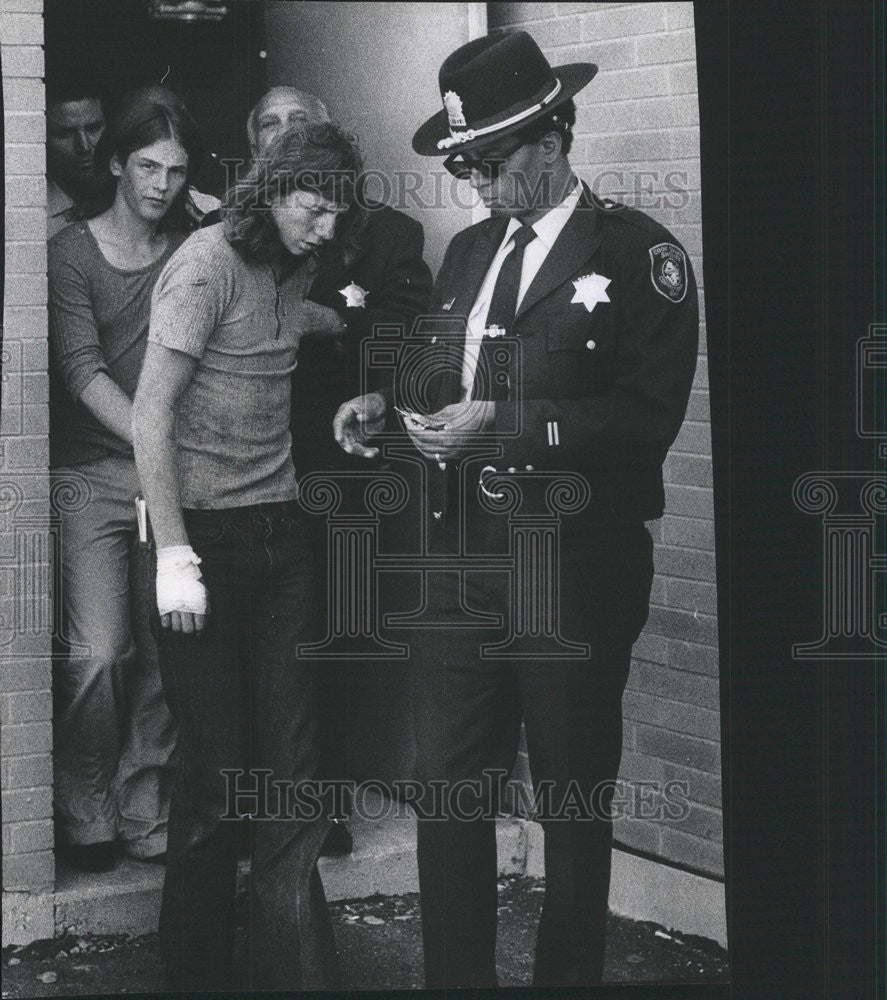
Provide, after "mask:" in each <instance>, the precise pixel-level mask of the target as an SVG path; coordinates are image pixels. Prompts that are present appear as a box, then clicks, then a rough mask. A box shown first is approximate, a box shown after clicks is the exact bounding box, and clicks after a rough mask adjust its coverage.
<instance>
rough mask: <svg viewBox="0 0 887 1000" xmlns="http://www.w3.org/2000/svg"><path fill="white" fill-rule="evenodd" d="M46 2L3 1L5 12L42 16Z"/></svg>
mask: <svg viewBox="0 0 887 1000" xmlns="http://www.w3.org/2000/svg"><path fill="white" fill-rule="evenodd" d="M43 3H44V0H3V4H2V6H3V12H4V13H6V12H9V13H10V14H13V13H20V14H42V13H43Z"/></svg>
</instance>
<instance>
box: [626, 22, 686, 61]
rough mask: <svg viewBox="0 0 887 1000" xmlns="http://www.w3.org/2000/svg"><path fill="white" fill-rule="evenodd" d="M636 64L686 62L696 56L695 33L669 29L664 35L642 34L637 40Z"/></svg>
mask: <svg viewBox="0 0 887 1000" xmlns="http://www.w3.org/2000/svg"><path fill="white" fill-rule="evenodd" d="M637 52H638V64H639V65H640V66H655V65H658V64H660V63H673V62H686V61H687V60H688V59H695V58H696V35H695V32H693V31H670V32H668V34H664V35H643V36H642V37H640V38H638V40H637Z"/></svg>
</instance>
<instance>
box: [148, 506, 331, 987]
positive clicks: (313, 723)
mask: <svg viewBox="0 0 887 1000" xmlns="http://www.w3.org/2000/svg"><path fill="white" fill-rule="evenodd" d="M185 526H186V529H187V532H188V538H189V540H190V542H191V546H192V547H193V549H194V550H195V552H196V553H197V554H198V556H199V557H200V559H201V560H202V564H201V567H200V569H201V572H202V574H203V580H204V583H205V585H206V587H207V591H208V594H209V607H210V611H209V616H208V618H207V624H206V628H205V629H204V631H203V632H202V633H197V634H194V635H186V634H182V633H175V632H163V633H162V634H161V637H160V647H161V672H162V676H163V684H164V689H165V691H166V693H167V698H168V699H169V702H170V705H171V706H172V708H173V713H174V715H175V717H176V719H177V721H178V723H179V727H180V733H181V737H180V739H181V754H180V767H179V769H178V772H177V774H176V780H175V785H174V790H173V801H172V807H171V811H170V829H169V847H168V860H167V868H166V880H165V883H164V887H163V901H162V906H161V914H160V936H161V949H162V953H163V959H164V964H165V969H166V975H167V979H168V982H169V985H170V987H171V988H173V989H176V990H178V989H184V990H198V989H202V990H208V989H209V990H224V989H232V988H234V987H247V988H269V989H274V988H287V989H324V988H334V987H335V986H336V985H337V983H338V964H337V957H336V947H335V940H334V937H333V931H332V925H331V923H330V919H329V915H328V913H327V908H326V899H325V897H324V892H323V885H322V883H321V881H320V876H319V874H318V872H317V867H316V861H317V857H318V854H319V851H320V847H321V845H322V843H323V840H324V837H325V836H326V832H327V830H328V828H329V822H328V821H327V818H326V813H325V812H324V813H323V815H321V816H307V815H305V814H303V815H301V816H300V815H299V814H298V812H297V811H296V810H295V809H294V810H293V811H292V815H286V816H285V815H281V814H280V810H279V809H278V804H277V803H276V802H275V803H271V804H270V808H269V813H270V816H271V818H265V819H263V818H257V819H247V820H240V821H238V820H237V819H235V818H223V817H231V816H232V808H231V807H232V803H231V801H230V799H229V798H226V793H227V792H228V791H229V787H230V786H229V783H228V779H226V776H225V775H224V774H223V773H222V772H223V771H225V770H228V769H233V770H236V769H243V770H244V771H250V770H253V769H265V770H267V771H269V772H270V776H269V785H272V784H273V782H275V781H283V782H293V783H298V782H300V781H304V780H310V779H313V778H315V776H316V773H317V766H318V734H317V718H318V670H319V669H320V668H319V667H318V665H317V664H316V663H315V664H313V665H312V664H310V663H308V662H304V661H301V660H300V658H299V657H298V655H297V645H298V644H299V643H300V642H305V641H310V640H311V638H313V636H314V624H315V620H316V615H315V599H314V595H315V584H314V579H313V573H314V569H313V566H312V559H311V546H310V544H309V538H308V531H307V529H306V526H305V522H304V518H303V515H302V513H301V511H300V510H299V508H298V506H297V504H296V503H295V502H289V503H274V504H260V505H257V506H254V507H246V508H233V509H228V510H215V511H212V510H186V511H185ZM251 784H255V778H254V776H252V775H250V774H245V775H243V777H242V778H241V779H240V781H239V784H238V787H239V788H240V789H244V788H247V787H249V786H250V785H251ZM255 805H256V806H258V807H259V808H249V807H245V808H241V809H236V810H233V811H234V812H235V813H236V812H240V813H246V812H255V813H257V814H258V815H261V814H263V812H264V808H263V807H264V806H265V805H267V804H266V803H261V804H260V803H258V802H256V803H255ZM241 822H247V823H249V842H250V853H251V859H252V868H251V875H250V888H249V892H250V898H249V909H248V921H247V934H248V945H247V950H246V954H245V956H244V963H243V965H242V966H239V965H238V959H237V957H236V952H235V947H234V944H235V930H236V913H235V883H236V872H237V850H238V839H239V838H238V831H239V829H240V823H241Z"/></svg>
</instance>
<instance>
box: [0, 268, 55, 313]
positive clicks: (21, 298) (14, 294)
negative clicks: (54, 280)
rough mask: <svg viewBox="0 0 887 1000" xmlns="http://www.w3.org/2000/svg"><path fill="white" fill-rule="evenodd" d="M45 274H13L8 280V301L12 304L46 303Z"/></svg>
mask: <svg viewBox="0 0 887 1000" xmlns="http://www.w3.org/2000/svg"><path fill="white" fill-rule="evenodd" d="M46 293H47V282H46V275H45V274H13V275H10V276H9V278H8V280H7V282H6V301H7V302H8V303H9V304H10V305H11V306H31V305H38V306H39V305H45V304H46Z"/></svg>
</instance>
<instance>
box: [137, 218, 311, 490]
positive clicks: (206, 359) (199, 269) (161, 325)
mask: <svg viewBox="0 0 887 1000" xmlns="http://www.w3.org/2000/svg"><path fill="white" fill-rule="evenodd" d="M313 275H314V265H313V262H312V261H311V260H307V261H306V262H305V263H304V264H301V265H300V266H298V267H297V268H296V269H295V271H294V272H293V273H291V274H289V275H288V276H287V277H286V278H285V279H284V280H282V281H280V282H278V281H277V279H276V278H275V273H274V269H273V268H272V267H271V266H270V265H269V264H255V263H248V262H247V261H246V260H244V259H243V258H242V257H241V256H240V255H239V254H238V253H237V252H236V251H235V250H234V249H233V248H232V247H231V245H230V244H229V243H228V241H227V239H226V238H225V235H224V231H223V226H222V224H219V225H215V226H210V227H209V228H207V229H201V230H199V231H198V232H196V233H194V234H192V235H191V236H190V237H189V239H188V240H187V241H186V242H185V243H184V244H183V245H182V246H181V247H180V248H179V249H178V251H177V252H176V253H175V254H174V255H173V256H172V258H171V259H170V260H169V263H168V264H167V265H166V267H165V268H164V270H163V273H162V274H161V275H160V279H159V280H158V282H157V285H156V287H155V289H154V296H153V299H152V303H151V325H150V329H149V333H148V339H149V340H150V341H153V342H155V343H158V344H162V345H163V346H164V347H168V348H170V349H172V350H175V351H182V352H184V353H185V354H188V355H190V356H191V357H194V358H197V359H198V365H197V369H196V371H195V373H194V377H193V379H192V380H191V382H190V384H189V385H188V387H187V388H186V389H185V391H184V393H183V394H182V396H181V397H180V399H179V401H178V405H177V410H176V427H175V435H176V445H177V469H178V475H179V493H180V500H181V504H182V506H183V507H193V508H205V509H225V508H230V507H246V506H253V505H255V504H259V503H273V502H278V501H283V500H291V499H294V498H295V497H296V496H297V486H296V476H295V470H294V468H293V461H292V455H291V438H290V429H289V412H290V385H291V374H292V372H293V370H294V368H295V366H296V352H297V350H298V346H299V339H300V337H301V335H302V332H303V329H304V324H303V321H302V319H303V315H304V310H303V309H302V303H303V301H304V298H305V295H306V294H307V292H308V290H309V288H310V287H311V281H312V279H313Z"/></svg>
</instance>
